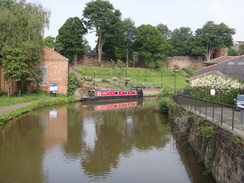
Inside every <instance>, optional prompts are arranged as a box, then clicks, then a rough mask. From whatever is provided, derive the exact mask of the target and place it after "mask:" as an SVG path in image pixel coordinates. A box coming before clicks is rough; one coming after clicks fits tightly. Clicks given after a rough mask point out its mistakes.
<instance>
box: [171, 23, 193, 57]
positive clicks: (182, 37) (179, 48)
mask: <svg viewBox="0 0 244 183" xmlns="http://www.w3.org/2000/svg"><path fill="white" fill-rule="evenodd" d="M192 37H193V33H192V31H191V28H189V27H181V28H179V29H175V30H174V31H173V32H172V33H171V38H170V39H169V43H170V44H171V46H172V50H171V56H189V55H191V50H190V48H189V44H190V39H191V38H192Z"/></svg>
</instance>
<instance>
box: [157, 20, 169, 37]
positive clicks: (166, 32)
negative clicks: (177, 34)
mask: <svg viewBox="0 0 244 183" xmlns="http://www.w3.org/2000/svg"><path fill="white" fill-rule="evenodd" d="M156 28H157V29H158V30H159V32H161V34H162V36H163V37H164V39H165V40H166V41H167V40H169V39H170V38H171V33H172V32H171V30H169V28H168V26H167V25H165V24H162V23H160V24H158V25H156Z"/></svg>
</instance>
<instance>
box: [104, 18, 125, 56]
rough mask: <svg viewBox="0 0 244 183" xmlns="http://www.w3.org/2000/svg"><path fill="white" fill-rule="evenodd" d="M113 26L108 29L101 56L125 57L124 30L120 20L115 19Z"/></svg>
mask: <svg viewBox="0 0 244 183" xmlns="http://www.w3.org/2000/svg"><path fill="white" fill-rule="evenodd" d="M116 21H117V22H116V23H115V22H114V24H115V26H113V27H110V29H108V31H109V34H111V35H112V36H111V35H109V36H107V38H106V42H105V43H104V45H103V48H102V51H103V57H104V58H106V59H108V60H109V59H115V60H116V59H121V58H125V43H124V42H125V40H124V38H125V32H124V25H123V22H122V21H119V20H116Z"/></svg>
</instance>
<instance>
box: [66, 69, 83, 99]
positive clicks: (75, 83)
mask: <svg viewBox="0 0 244 183" xmlns="http://www.w3.org/2000/svg"><path fill="white" fill-rule="evenodd" d="M79 87H80V82H79V80H78V78H77V77H76V76H75V74H74V73H69V75H68V96H73V95H74V91H75V90H76V89H77V88H79Z"/></svg>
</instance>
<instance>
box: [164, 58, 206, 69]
mask: <svg viewBox="0 0 244 183" xmlns="http://www.w3.org/2000/svg"><path fill="white" fill-rule="evenodd" d="M176 66H177V67H178V68H179V69H182V68H187V67H203V59H202V58H198V57H187V56H186V57H177V56H176V57H167V58H166V63H165V66H164V68H167V69H174V68H175V67H176Z"/></svg>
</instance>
